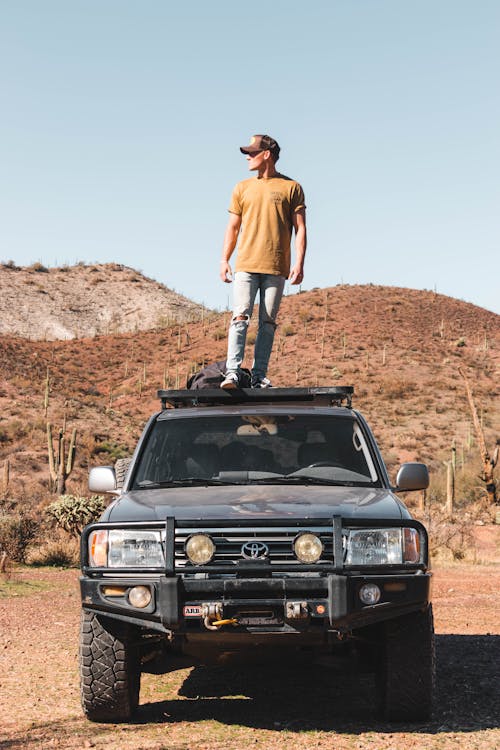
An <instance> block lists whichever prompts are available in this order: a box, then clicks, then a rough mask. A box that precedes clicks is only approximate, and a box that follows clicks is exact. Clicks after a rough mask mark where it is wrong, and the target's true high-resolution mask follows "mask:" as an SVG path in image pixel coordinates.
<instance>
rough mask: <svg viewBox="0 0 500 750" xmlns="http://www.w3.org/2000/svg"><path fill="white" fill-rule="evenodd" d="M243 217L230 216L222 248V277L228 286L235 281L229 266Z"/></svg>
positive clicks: (237, 215)
mask: <svg viewBox="0 0 500 750" xmlns="http://www.w3.org/2000/svg"><path fill="white" fill-rule="evenodd" d="M240 227H241V216H240V215H239V214H231V213H230V214H229V221H228V223H227V227H226V233H225V235H224V245H223V247H222V260H221V262H220V277H221V279H222V281H225V282H226V284H230V283H231V281H232V280H233V272H232V271H231V266H230V265H229V258H230V257H231V255H232V254H233V252H234V248H235V247H236V243H237V241H238V234H239V233H240Z"/></svg>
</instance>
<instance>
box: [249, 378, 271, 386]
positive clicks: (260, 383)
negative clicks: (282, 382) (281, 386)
mask: <svg viewBox="0 0 500 750" xmlns="http://www.w3.org/2000/svg"><path fill="white" fill-rule="evenodd" d="M272 387H273V384H272V383H271V381H270V380H269V378H257V379H255V380H252V388H272Z"/></svg>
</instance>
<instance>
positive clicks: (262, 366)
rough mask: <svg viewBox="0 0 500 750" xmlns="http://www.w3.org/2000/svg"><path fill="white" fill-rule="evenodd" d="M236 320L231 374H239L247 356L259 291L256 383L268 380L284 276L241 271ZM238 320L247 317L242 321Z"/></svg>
mask: <svg viewBox="0 0 500 750" xmlns="http://www.w3.org/2000/svg"><path fill="white" fill-rule="evenodd" d="M233 285H234V288H233V303H234V307H233V318H232V320H231V325H230V327H229V336H228V343H227V364H226V370H227V372H238V370H239V368H240V367H241V363H242V362H243V357H244V355H245V341H246V338H247V331H248V325H249V323H250V318H251V316H252V312H253V306H254V302H255V297H256V296H257V292H259V328H258V331H257V338H256V339H255V352H254V361H253V364H252V380H259V379H261V378H264V377H265V376H266V373H267V367H268V364H269V358H270V356H271V350H272V348H273V341H274V332H275V330H276V316H277V315H278V310H279V306H280V302H281V298H282V296H283V289H284V287H285V277H284V276H274V275H272V274H269V273H246V272H245V271H238V272H237V273H235V275H234V281H233ZM238 318H243V319H242V320H238Z"/></svg>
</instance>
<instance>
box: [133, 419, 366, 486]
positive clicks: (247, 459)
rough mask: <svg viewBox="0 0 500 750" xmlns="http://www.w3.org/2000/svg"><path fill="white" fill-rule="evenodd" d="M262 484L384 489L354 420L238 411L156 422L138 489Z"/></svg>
mask: <svg viewBox="0 0 500 750" xmlns="http://www.w3.org/2000/svg"><path fill="white" fill-rule="evenodd" d="M259 482H261V483H262V482H265V483H268V482H277V483H279V482H286V483H298V482H303V483H307V482H310V483H321V484H324V483H327V484H340V485H363V486H364V485H371V486H373V485H379V480H378V477H377V472H376V469H375V465H374V462H373V459H372V457H371V455H370V452H369V449H368V446H367V444H366V440H365V438H364V435H363V433H362V431H361V429H360V426H359V424H358V422H357V421H356V419H355V418H354V417H350V416H349V417H345V416H342V417H340V416H339V417H334V416H332V415H312V414H304V415H301V414H299V415H297V414H286V415H241V414H240V415H230V416H214V415H212V416H210V417H203V416H202V417H200V416H197V417H196V418H193V417H186V418H174V419H160V420H158V421H157V422H156V423H155V425H154V426H153V429H152V431H151V433H150V434H149V438H148V441H147V443H146V445H145V447H144V449H143V451H142V454H141V457H140V460H139V463H138V466H137V469H136V471H135V473H134V478H133V484H132V489H145V488H152V487H158V486H168V485H179V484H183V483H184V484H190V483H191V484H204V483H213V484H218V483H221V484H232V483H235V484H238V483H243V484H247V483H259Z"/></svg>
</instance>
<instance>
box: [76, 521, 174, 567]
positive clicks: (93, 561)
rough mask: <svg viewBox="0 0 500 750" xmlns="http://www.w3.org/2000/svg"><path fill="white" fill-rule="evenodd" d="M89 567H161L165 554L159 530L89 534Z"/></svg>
mask: <svg viewBox="0 0 500 750" xmlns="http://www.w3.org/2000/svg"><path fill="white" fill-rule="evenodd" d="M89 562H90V565H91V566H92V567H99V568H104V567H109V568H163V567H165V556H164V553H163V545H162V542H161V532H160V531H147V530H143V529H138V530H135V529H110V530H109V531H108V530H104V529H103V530H99V531H92V533H91V534H90V536H89Z"/></svg>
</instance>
